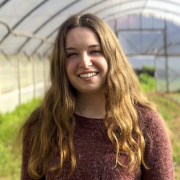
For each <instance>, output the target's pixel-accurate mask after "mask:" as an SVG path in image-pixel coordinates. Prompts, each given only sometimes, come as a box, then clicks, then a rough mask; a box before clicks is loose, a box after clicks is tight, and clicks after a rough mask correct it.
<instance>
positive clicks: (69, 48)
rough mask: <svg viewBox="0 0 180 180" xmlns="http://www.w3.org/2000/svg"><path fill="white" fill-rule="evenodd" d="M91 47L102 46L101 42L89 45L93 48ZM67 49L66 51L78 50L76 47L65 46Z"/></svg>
mask: <svg viewBox="0 0 180 180" xmlns="http://www.w3.org/2000/svg"><path fill="white" fill-rule="evenodd" d="M91 47H100V44H93V45H90V46H88V48H91ZM65 50H66V51H68V50H76V48H74V47H68V48H65Z"/></svg>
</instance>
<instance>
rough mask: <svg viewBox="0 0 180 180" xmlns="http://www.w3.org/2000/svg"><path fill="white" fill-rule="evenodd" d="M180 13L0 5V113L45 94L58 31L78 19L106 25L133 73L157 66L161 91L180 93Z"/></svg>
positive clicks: (104, 1) (25, 2)
mask: <svg viewBox="0 0 180 180" xmlns="http://www.w3.org/2000/svg"><path fill="white" fill-rule="evenodd" d="M179 10H180V1H179V0H0V112H7V110H10V109H13V108H14V107H15V106H16V105H17V104H21V103H24V102H27V101H28V100H30V99H32V98H33V97H36V96H39V95H43V94H44V93H45V91H46V89H47V88H48V85H49V84H48V83H49V56H50V55H51V50H52V47H53V44H54V39H55V37H56V35H57V32H58V28H59V26H60V25H61V23H62V22H63V21H64V20H66V19H67V18H68V17H69V16H71V15H73V14H76V13H82V14H85V13H93V14H96V15H97V16H99V17H100V18H102V19H103V20H105V21H106V22H107V23H108V24H109V25H110V27H111V28H112V30H113V31H114V32H115V34H116V35H117V37H118V39H119V42H120V45H121V46H122V49H123V51H124V52H125V54H126V56H127V58H128V60H129V61H130V63H131V64H132V66H133V67H134V69H141V68H142V67H143V65H144V64H147V65H148V66H154V67H155V78H156V91H158V92H167V91H168V92H177V91H180V11H179ZM5 102H9V103H5ZM6 106H7V107H6ZM10 106H11V107H10Z"/></svg>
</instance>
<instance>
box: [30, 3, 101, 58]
mask: <svg viewBox="0 0 180 180" xmlns="http://www.w3.org/2000/svg"><path fill="white" fill-rule="evenodd" d="M102 3H104V1H99V2H96V3H94V4H92V5H91V6H89V7H87V8H85V9H83V10H82V11H80V12H79V13H84V12H85V11H87V10H89V9H91V8H93V7H94V6H97V5H99V4H102ZM58 29H59V28H56V29H55V30H53V31H52V32H51V33H50V34H49V35H47V36H46V38H47V39H48V38H49V37H51V36H52V35H53V34H54V33H55V32H56V31H57V30H58ZM42 45H43V43H40V44H39V45H38V46H37V47H36V48H35V50H34V51H33V52H32V53H31V55H34V54H35V53H36V52H37V51H38V49H39V48H40V47H41V46H42Z"/></svg>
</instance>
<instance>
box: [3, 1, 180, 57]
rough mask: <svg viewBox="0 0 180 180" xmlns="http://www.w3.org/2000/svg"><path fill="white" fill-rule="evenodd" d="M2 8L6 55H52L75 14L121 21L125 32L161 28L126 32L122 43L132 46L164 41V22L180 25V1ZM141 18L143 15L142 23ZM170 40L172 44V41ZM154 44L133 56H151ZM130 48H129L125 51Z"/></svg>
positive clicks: (14, 3)
mask: <svg viewBox="0 0 180 180" xmlns="http://www.w3.org/2000/svg"><path fill="white" fill-rule="evenodd" d="M0 7H1V8H0V50H1V52H3V53H5V54H16V53H19V52H25V53H26V54H27V55H33V54H39V55H41V56H45V55H47V54H49V53H50V49H51V47H52V43H53V40H54V38H55V36H56V33H57V30H58V27H59V26H60V24H61V23H62V22H63V21H64V20H65V19H67V17H69V16H70V15H72V14H75V13H94V14H96V15H98V16H99V17H101V18H102V19H104V20H105V21H107V22H109V23H112V22H111V21H114V20H117V21H118V22H117V28H122V29H123V28H124V29H132V28H136V29H140V28H141V29H142V28H145V29H146V30H147V29H148V28H149V29H152V28H153V29H156V28H158V30H157V31H155V30H154V31H153V32H150V33H149V32H148V30H147V31H144V32H143V33H141V32H139V31H133V32H131V31H129V32H128V33H126V31H123V32H122V33H121V35H120V39H121V41H122V43H121V44H123V42H124V41H127V39H131V42H133V43H132V44H131V46H132V47H133V46H134V45H136V44H137V42H139V39H140V38H141V39H142V40H143V41H144V40H145V39H147V40H146V42H147V41H148V40H149V39H151V41H153V39H154V40H155V39H157V38H159V39H160V41H161V39H162V37H161V36H162V33H161V30H160V29H161V28H163V26H164V23H163V22H162V21H160V19H161V20H167V21H168V22H170V23H174V24H176V25H179V24H180V12H179V9H180V2H179V1H178V0H166V1H164V0H133V1H132V0H91V1H89V0H66V1H64V0H44V1H43V0H28V1H27V0H1V1H0ZM130 16H131V17H130ZM138 16H141V20H140V18H139V17H138ZM142 17H143V18H142ZM149 17H151V18H149ZM144 22H145V23H144ZM7 27H8V28H7ZM113 28H114V27H113ZM172 28H174V27H172ZM8 29H9V31H8ZM177 29H179V27H178V28H177ZM170 31H172V30H170ZM10 32H24V33H30V34H36V35H38V37H42V38H43V40H42V39H41V38H37V37H34V38H30V37H26V36H23V35H22V36H15V35H14V34H13V33H10ZM147 34H148V35H147ZM179 37H180V36H179ZM179 37H178V39H177V36H176V35H174V36H173V37H171V38H172V41H174V40H176V41H179V40H180V38H179ZM44 39H47V40H49V41H45V40H44ZM168 40H169V41H171V39H168ZM160 41H159V42H160ZM151 43H152V42H149V44H146V43H145V44H144V46H143V48H141V47H140V46H141V45H140V43H138V44H139V45H137V47H136V48H133V49H132V50H131V52H130V53H138V52H139V50H141V51H142V52H141V53H147V48H149V47H150V46H151ZM156 43H158V42H156ZM153 45H154V46H155V44H153ZM159 45H160V44H157V46H159ZM155 47H156V46H155ZM127 48H128V47H126V45H125V49H127ZM140 48H141V49H140ZM177 48H178V47H177ZM152 49H153V47H152ZM47 51H48V52H47ZM170 51H172V50H170ZM173 51H175V50H174V49H173Z"/></svg>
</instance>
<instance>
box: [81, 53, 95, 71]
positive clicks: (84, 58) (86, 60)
mask: <svg viewBox="0 0 180 180" xmlns="http://www.w3.org/2000/svg"><path fill="white" fill-rule="evenodd" d="M91 65H92V62H91V57H90V56H89V55H88V54H87V53H84V54H82V55H81V58H80V61H79V67H80V68H85V69H87V68H89V66H91Z"/></svg>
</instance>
